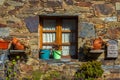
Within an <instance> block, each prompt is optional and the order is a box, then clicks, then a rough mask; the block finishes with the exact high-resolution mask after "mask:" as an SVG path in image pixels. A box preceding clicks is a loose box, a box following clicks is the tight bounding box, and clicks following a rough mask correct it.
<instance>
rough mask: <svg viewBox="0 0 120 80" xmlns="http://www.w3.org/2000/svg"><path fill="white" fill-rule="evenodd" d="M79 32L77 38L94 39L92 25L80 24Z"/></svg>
mask: <svg viewBox="0 0 120 80" xmlns="http://www.w3.org/2000/svg"><path fill="white" fill-rule="evenodd" d="M79 28H80V29H78V30H80V31H79V37H89V38H90V37H95V29H94V25H93V24H90V23H87V22H83V23H81V25H80V27H79Z"/></svg>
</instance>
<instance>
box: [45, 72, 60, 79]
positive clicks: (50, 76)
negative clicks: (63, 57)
mask: <svg viewBox="0 0 120 80" xmlns="http://www.w3.org/2000/svg"><path fill="white" fill-rule="evenodd" d="M59 77H60V72H59V71H50V72H48V73H46V74H45V76H44V78H43V80H54V79H58V78H59Z"/></svg>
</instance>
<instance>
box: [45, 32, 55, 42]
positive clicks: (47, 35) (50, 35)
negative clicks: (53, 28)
mask: <svg viewBox="0 0 120 80" xmlns="http://www.w3.org/2000/svg"><path fill="white" fill-rule="evenodd" d="M54 41H55V33H43V43H44V42H54Z"/></svg>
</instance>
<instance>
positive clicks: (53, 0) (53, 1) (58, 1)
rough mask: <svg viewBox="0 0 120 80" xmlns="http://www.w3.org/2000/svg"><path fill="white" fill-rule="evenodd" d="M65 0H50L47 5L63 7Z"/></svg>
mask: <svg viewBox="0 0 120 80" xmlns="http://www.w3.org/2000/svg"><path fill="white" fill-rule="evenodd" d="M62 3H63V0H48V1H47V5H46V6H47V7H62Z"/></svg>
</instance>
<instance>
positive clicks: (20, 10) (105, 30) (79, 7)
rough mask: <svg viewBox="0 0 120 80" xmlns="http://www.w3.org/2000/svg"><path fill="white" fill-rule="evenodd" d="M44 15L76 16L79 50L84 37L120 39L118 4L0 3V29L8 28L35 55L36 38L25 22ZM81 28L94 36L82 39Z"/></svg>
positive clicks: (77, 0)
mask: <svg viewBox="0 0 120 80" xmlns="http://www.w3.org/2000/svg"><path fill="white" fill-rule="evenodd" d="M43 14H53V15H54V14H55V15H56V14H58V15H78V18H79V20H78V21H79V22H78V31H79V32H78V43H79V44H78V48H79V47H80V46H81V45H82V43H83V42H84V41H85V40H84V38H82V37H86V36H87V37H88V38H89V37H96V36H102V37H103V39H105V40H106V39H111V38H114V39H117V40H118V41H119V39H120V36H119V34H120V22H119V21H120V1H119V0H1V2H0V27H4V26H5V27H10V30H9V31H10V34H9V35H10V36H16V37H19V38H24V39H26V40H27V41H29V43H30V45H31V47H32V49H33V51H34V50H36V49H38V34H37V31H36V32H32V33H31V32H30V31H29V30H28V28H27V26H26V23H25V19H26V18H28V17H34V16H36V15H43ZM84 22H85V23H84ZM83 24H87V25H88V27H89V26H92V28H93V31H95V34H94V33H91V34H92V35H88V34H87V33H86V35H82V37H81V25H83ZM119 48H120V45H119Z"/></svg>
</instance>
